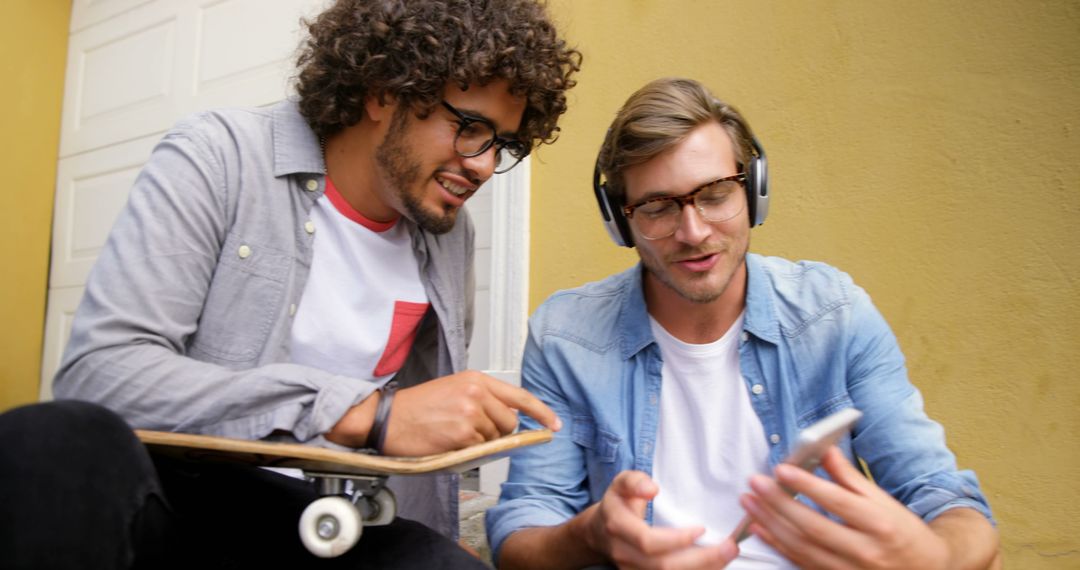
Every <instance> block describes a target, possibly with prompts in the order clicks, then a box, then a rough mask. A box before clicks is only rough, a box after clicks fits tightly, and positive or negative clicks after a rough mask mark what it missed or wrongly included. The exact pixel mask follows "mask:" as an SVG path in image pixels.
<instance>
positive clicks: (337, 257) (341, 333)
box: [291, 178, 429, 383]
mask: <svg viewBox="0 0 1080 570" xmlns="http://www.w3.org/2000/svg"><path fill="white" fill-rule="evenodd" d="M399 221H400V218H399V219H397V220H393V221H390V222H375V221H372V220H369V219H368V218H365V217H364V216H363V215H362V214H361V213H360V212H357V211H356V210H354V209H353V208H352V207H351V206H350V205H349V204H348V202H346V201H345V199H344V198H343V197H342V196H341V193H340V192H338V190H337V188H336V187H334V185H333V183H332V182H331V181H330V179H329V178H327V179H326V192H325V193H324V194H323V195H322V197H320V198H319V199H318V200H317V201H316V202H315V206H314V207H313V208H312V209H311V224H312V226H313V229H314V236H315V239H314V245H313V247H314V253H313V257H312V262H311V273H310V275H309V276H308V281H307V283H306V284H305V286H304V293H303V295H302V297H301V298H300V303H299V306H298V307H297V311H296V316H295V319H294V321H293V325H292V331H291V343H292V344H291V354H292V361H293V362H295V363H297V364H305V365H308V366H312V367H315V368H319V369H322V370H326V371H328V372H333V373H335V374H342V375H345V376H351V377H353V378H360V379H366V380H372V381H375V382H378V383H383V382H385V381H386V380H389V379H390V378H391V377H392V376H393V375H394V373H396V372H397V371H398V370H399V369H400V368H401V366H402V365H403V364H404V363H405V358H406V356H408V354H409V349H410V348H411V347H412V343H413V341H414V340H415V339H416V333H417V331H418V330H419V327H420V321H421V319H422V318H423V317H424V313H426V312H427V310H428V307H429V303H428V298H427V293H426V292H425V290H424V285H423V282H422V281H421V280H420V270H419V267H418V265H417V261H416V256H415V254H414V252H413V247H412V238H411V236H410V235H409V232H408V230H407V228H406V227H405V225H404V224H401V223H398V222H399ZM311 229H312V227H311V226H309V227H308V230H309V231H310V230H311Z"/></svg>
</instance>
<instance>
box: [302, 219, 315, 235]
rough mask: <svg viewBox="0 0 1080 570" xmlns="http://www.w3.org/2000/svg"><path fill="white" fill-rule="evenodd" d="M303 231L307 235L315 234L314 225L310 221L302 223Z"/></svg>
mask: <svg viewBox="0 0 1080 570" xmlns="http://www.w3.org/2000/svg"><path fill="white" fill-rule="evenodd" d="M304 231H305V232H307V233H309V234H313V233H315V224H314V223H313V222H312V221H311V220H308V221H306V222H304Z"/></svg>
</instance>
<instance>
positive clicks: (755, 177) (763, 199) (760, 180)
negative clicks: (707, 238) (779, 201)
mask: <svg viewBox="0 0 1080 570" xmlns="http://www.w3.org/2000/svg"><path fill="white" fill-rule="evenodd" d="M750 143H751V146H753V147H754V152H755V153H756V154H757V156H755V157H753V158H751V159H750V161H749V163H747V165H746V202H747V204H749V206H750V227H755V226H760V225H761V224H764V223H765V218H766V217H767V216H768V215H769V165H768V160H767V159H766V158H765V150H764V149H763V148H761V143H759V142H758V140H757V139H756V138H751V139H750Z"/></svg>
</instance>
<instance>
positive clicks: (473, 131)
mask: <svg viewBox="0 0 1080 570" xmlns="http://www.w3.org/2000/svg"><path fill="white" fill-rule="evenodd" d="M442 104H443V107H446V110H447V111H450V112H451V113H453V114H454V116H455V117H457V120H458V130H457V135H455V136H454V151H455V152H457V153H458V155H459V156H463V157H466V158H469V157H473V156H480V155H481V154H484V153H485V152H487V150H488V149H489V148H491V146H492V145H494V146H495V174H502V173H503V172H506V171H507V170H510V169H511V168H513V167H515V166H517V165H518V163H519V162H521V159H523V158H525V157H526V156H529V150H530V148H529V146H528V145H526V144H525V143H523V142H521V141H519V140H515V139H508V138H503V137H500V136H499V134H498V131H497V129H496V127H495V123H492V122H491V121H489V120H488V119H485V118H483V117H475V116H472V115H466V114H465V113H462V112H461V111H458V110H457V108H455V107H454V106H453V105H451V104H450V103H447V102H446V101H445V100H444V101H443V102H442Z"/></svg>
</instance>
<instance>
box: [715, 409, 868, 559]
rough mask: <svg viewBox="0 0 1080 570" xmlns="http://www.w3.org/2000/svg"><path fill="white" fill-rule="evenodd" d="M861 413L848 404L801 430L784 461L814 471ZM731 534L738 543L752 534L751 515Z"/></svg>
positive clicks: (792, 494) (744, 518) (740, 522)
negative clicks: (822, 457)
mask: <svg viewBox="0 0 1080 570" xmlns="http://www.w3.org/2000/svg"><path fill="white" fill-rule="evenodd" d="M861 417H862V412H860V411H859V410H856V409H855V408H844V409H843V410H840V411H839V412H836V413H834V414H832V415H830V416H828V417H826V418H824V419H822V420H819V421H818V422H817V423H815V424H814V425H812V426H810V427H808V428H806V429H804V430H802V431H801V432H799V439H798V441H797V442H796V443H795V451H792V452H791V455H788V456H787V458H785V459H784V461H783V462H782V463H787V464H789V465H795V466H798V467H801V468H803V469H805V470H807V471H810V472H813V471H814V470H815V469H817V468H818V465H821V456H823V455H825V451H826V450H827V449H829V447H830V446H832V445H834V444H836V442H837V441H838V440H839V439H840V438H841V437H843V436H844V434H845V433H848V432H849V431H851V428H852V427H854V425H855V422H857V421H859V418H861ZM785 490H786V489H785ZM788 494H789V495H791V496H795V493H792V492H790V491H788ZM731 536H733V537H735V542H736V543H739V542H742V541H744V540H746V538H747V537H749V536H750V516H749V515H748V516H745V517H743V520H741V521H739V526H737V527H735V532H732V533H731Z"/></svg>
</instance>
